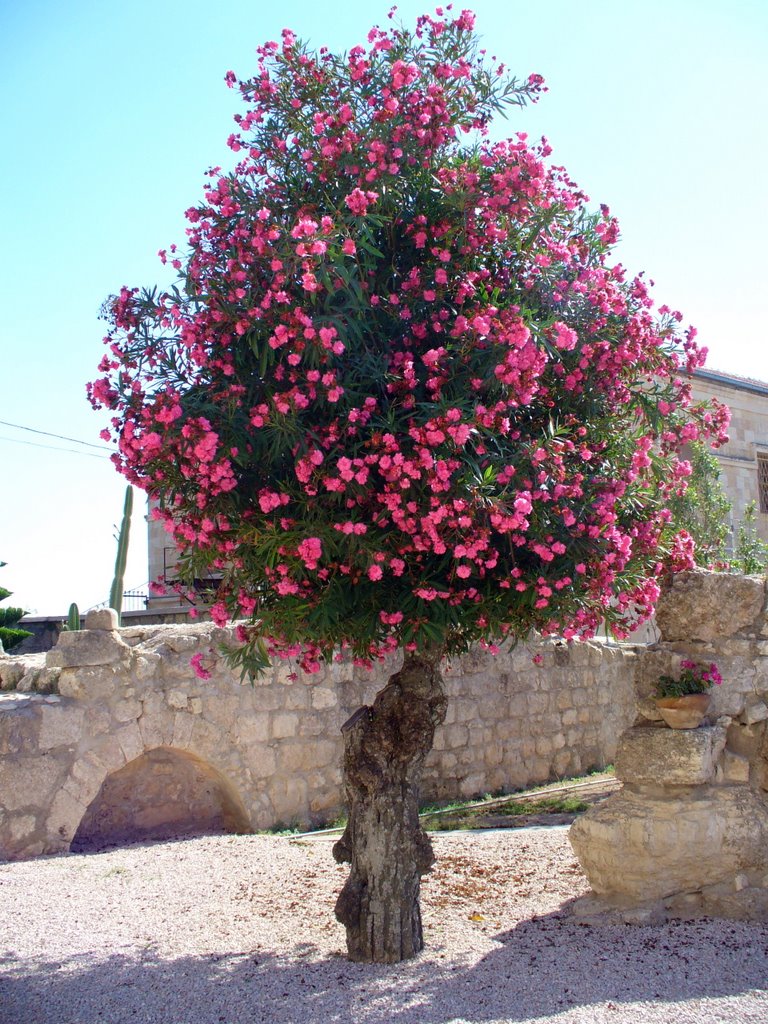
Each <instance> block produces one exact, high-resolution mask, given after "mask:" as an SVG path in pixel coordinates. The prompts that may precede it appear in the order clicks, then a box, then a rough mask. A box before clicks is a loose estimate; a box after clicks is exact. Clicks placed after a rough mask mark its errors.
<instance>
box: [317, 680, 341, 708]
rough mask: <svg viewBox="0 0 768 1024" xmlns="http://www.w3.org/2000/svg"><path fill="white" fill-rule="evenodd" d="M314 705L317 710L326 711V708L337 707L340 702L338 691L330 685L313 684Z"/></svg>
mask: <svg viewBox="0 0 768 1024" xmlns="http://www.w3.org/2000/svg"><path fill="white" fill-rule="evenodd" d="M311 693H312V707H313V708H315V709H316V710H317V711H324V710H325V709H326V708H335V707H336V706H337V705H338V703H339V698H338V697H337V695H336V691H335V690H332V689H331V688H330V687H329V686H313V687H312V690H311Z"/></svg>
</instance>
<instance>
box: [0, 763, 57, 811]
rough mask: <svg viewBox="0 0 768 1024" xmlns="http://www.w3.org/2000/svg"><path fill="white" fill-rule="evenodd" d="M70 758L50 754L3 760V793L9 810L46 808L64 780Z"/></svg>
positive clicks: (0, 766) (0, 786) (0, 790)
mask: <svg viewBox="0 0 768 1024" xmlns="http://www.w3.org/2000/svg"><path fill="white" fill-rule="evenodd" d="M68 765H69V759H68V758H61V757H55V756H53V755H51V754H42V755H41V754H37V756H35V757H14V758H6V759H5V760H4V761H1V762H0V794H2V805H3V807H4V809H5V810H6V811H20V810H23V809H27V808H40V807H46V806H47V805H48V804H49V803H50V801H51V798H52V797H53V794H54V793H56V791H57V790H58V789H59V787H60V785H61V783H62V780H63V779H64V777H65V775H66V772H67V767H68Z"/></svg>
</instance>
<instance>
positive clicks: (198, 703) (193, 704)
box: [189, 697, 203, 715]
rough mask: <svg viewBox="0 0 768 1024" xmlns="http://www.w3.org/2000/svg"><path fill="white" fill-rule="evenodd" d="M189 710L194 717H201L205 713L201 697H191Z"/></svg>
mask: <svg viewBox="0 0 768 1024" xmlns="http://www.w3.org/2000/svg"><path fill="white" fill-rule="evenodd" d="M189 710H190V712H191V713H192V714H193V715H201V714H202V713H203V702H202V699H201V698H200V697H190V698H189Z"/></svg>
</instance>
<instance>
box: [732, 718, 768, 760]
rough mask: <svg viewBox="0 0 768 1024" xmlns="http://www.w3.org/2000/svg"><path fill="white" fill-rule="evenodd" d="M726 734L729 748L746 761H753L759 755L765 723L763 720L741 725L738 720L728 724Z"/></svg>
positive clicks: (763, 738) (763, 737) (764, 732)
mask: <svg viewBox="0 0 768 1024" xmlns="http://www.w3.org/2000/svg"><path fill="white" fill-rule="evenodd" d="M726 735H727V737H728V749H729V750H732V751H733V752H734V753H735V754H740V755H741V757H745V758H746V759H747V760H748V761H755V760H757V759H758V758H759V757H760V756H761V752H762V749H763V742H764V740H765V735H766V725H765V722H755V724H754V725H741V724H740V723H739V722H732V723H731V724H730V725H729V726H728V731H727V734H726Z"/></svg>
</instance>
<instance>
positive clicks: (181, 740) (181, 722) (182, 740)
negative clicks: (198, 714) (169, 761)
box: [171, 711, 195, 750]
mask: <svg viewBox="0 0 768 1024" xmlns="http://www.w3.org/2000/svg"><path fill="white" fill-rule="evenodd" d="M194 725H195V719H194V718H193V717H192V715H190V714H188V713H187V712H185V711H177V712H176V714H175V715H174V717H173V739H172V741H171V742H172V745H173V746H174V747H181V748H182V750H184V749H186V748H187V747H188V746H189V743H190V740H191V739H192V730H193V728H194Z"/></svg>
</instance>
